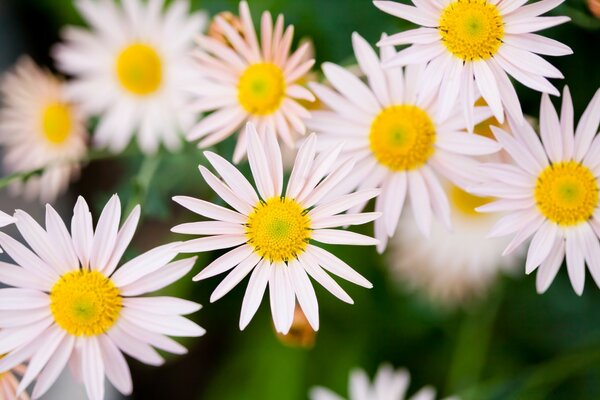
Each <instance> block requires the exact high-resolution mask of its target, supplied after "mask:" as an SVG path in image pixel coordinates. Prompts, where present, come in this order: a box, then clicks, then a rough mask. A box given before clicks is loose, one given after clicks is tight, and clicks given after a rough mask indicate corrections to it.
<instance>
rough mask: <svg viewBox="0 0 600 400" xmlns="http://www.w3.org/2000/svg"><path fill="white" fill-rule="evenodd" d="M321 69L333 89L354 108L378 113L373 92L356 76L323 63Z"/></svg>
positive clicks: (334, 65)
mask: <svg viewBox="0 0 600 400" xmlns="http://www.w3.org/2000/svg"><path fill="white" fill-rule="evenodd" d="M322 68H323V72H324V73H325V76H326V77H327V79H328V80H329V82H330V83H331V84H332V85H333V87H334V88H335V89H336V90H337V91H338V92H339V93H341V94H342V95H343V96H344V97H346V98H347V99H348V100H350V101H351V102H352V103H353V104H354V105H355V106H356V107H359V108H361V109H362V110H363V111H364V112H367V113H369V114H377V113H378V112H379V111H380V109H381V108H380V106H379V103H378V102H377V99H376V98H375V96H374V95H373V92H371V90H370V89H369V87H368V86H367V85H365V84H364V83H363V82H362V81H361V80H360V79H359V78H357V77H356V75H354V74H352V73H351V72H350V71H348V70H347V69H345V68H342V67H340V66H339V65H336V64H333V63H324V64H323V66H322ZM365 72H366V71H365Z"/></svg>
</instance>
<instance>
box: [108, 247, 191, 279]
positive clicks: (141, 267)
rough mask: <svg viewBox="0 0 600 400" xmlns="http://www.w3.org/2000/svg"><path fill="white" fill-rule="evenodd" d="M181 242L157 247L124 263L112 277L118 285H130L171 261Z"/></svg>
mask: <svg viewBox="0 0 600 400" xmlns="http://www.w3.org/2000/svg"><path fill="white" fill-rule="evenodd" d="M178 246H179V243H169V244H165V245H162V246H158V247H155V248H154V249H152V250H149V251H147V252H145V253H143V254H141V255H139V256H137V257H136V258H134V259H132V260H131V261H128V262H127V263H125V264H123V266H122V267H121V268H119V269H118V270H117V271H116V272H115V273H114V274H113V276H112V277H111V281H112V282H113V283H114V284H115V286H117V287H122V286H126V285H129V284H131V283H133V282H135V281H137V280H138V279H140V278H143V277H144V276H146V275H148V274H151V273H152V272H154V271H157V270H158V269H159V268H162V267H164V266H165V265H167V264H168V263H169V261H171V260H172V259H173V258H174V257H175V256H176V255H177V253H178Z"/></svg>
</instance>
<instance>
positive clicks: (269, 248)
mask: <svg viewBox="0 0 600 400" xmlns="http://www.w3.org/2000/svg"><path fill="white" fill-rule="evenodd" d="M246 237H247V238H248V243H249V244H250V245H251V246H253V247H254V251H255V252H256V253H257V254H258V255H260V256H261V257H263V258H266V259H267V260H269V261H271V262H279V261H289V260H291V259H293V258H295V257H296V256H298V254H300V253H302V252H303V251H304V250H305V249H306V245H307V244H308V241H309V239H310V218H309V217H308V216H307V215H306V210H305V209H303V208H302V207H301V206H300V205H299V204H298V203H296V202H295V201H294V200H290V199H286V198H285V197H283V198H279V197H273V198H271V199H269V200H267V201H265V202H261V203H259V204H258V205H257V206H256V207H255V209H254V211H253V212H252V214H250V216H248V223H247V225H246Z"/></svg>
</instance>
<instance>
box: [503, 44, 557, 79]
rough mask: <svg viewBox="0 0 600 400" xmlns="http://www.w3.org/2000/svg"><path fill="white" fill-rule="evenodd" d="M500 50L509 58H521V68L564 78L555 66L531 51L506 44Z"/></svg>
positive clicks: (532, 72) (533, 72)
mask: <svg viewBox="0 0 600 400" xmlns="http://www.w3.org/2000/svg"><path fill="white" fill-rule="evenodd" d="M498 52H499V54H501V55H502V56H503V57H504V58H506V59H507V60H519V61H518V63H519V68H521V69H522V70H523V71H526V72H529V73H531V74H538V75H542V76H545V77H548V78H564V76H563V74H562V73H561V72H560V71H559V70H558V69H557V68H556V67H555V66H553V65H552V64H550V63H549V62H548V61H546V60H544V59H543V58H542V57H540V56H538V55H536V54H534V53H532V52H530V51H526V50H521V49H519V48H518V47H513V46H510V45H505V46H502V47H501V48H500V49H499V51H498Z"/></svg>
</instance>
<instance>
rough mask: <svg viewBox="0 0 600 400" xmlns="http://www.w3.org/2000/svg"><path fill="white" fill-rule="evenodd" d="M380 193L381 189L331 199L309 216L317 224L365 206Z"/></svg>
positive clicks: (309, 213)
mask: <svg viewBox="0 0 600 400" xmlns="http://www.w3.org/2000/svg"><path fill="white" fill-rule="evenodd" d="M379 193H380V190H379V189H371V190H365V191H362V192H354V193H350V194H346V195H343V196H339V197H337V198H335V199H331V200H329V201H327V202H323V203H322V204H319V205H318V206H316V207H315V208H313V209H312V210H310V211H309V212H308V216H309V217H310V219H311V220H313V221H315V222H317V221H320V220H321V218H325V217H330V216H332V215H336V214H339V213H341V212H344V211H346V210H348V209H350V208H352V207H354V206H355V205H357V204H363V203H364V202H366V201H368V200H370V199H372V198H374V197H376V196H377V195H378V194H379Z"/></svg>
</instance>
